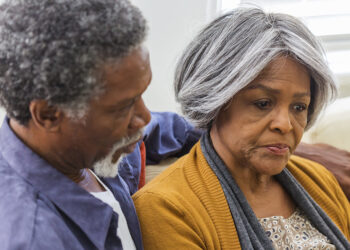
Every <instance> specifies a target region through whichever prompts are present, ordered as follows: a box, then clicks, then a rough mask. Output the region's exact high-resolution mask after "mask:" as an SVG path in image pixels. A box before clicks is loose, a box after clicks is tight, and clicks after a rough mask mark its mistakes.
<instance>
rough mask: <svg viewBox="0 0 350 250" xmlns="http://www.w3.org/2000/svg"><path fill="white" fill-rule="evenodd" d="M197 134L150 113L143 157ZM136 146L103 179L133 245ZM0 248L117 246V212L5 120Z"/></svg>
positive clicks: (160, 154) (136, 236) (174, 119)
mask: <svg viewBox="0 0 350 250" xmlns="http://www.w3.org/2000/svg"><path fill="white" fill-rule="evenodd" d="M199 136H200V132H198V131H196V130H194V129H193V127H191V126H190V125H189V124H188V123H187V122H186V121H185V120H184V119H183V118H181V117H179V116H177V115H176V114H173V113H152V120H151V123H150V124H149V126H148V127H147V128H146V132H145V138H144V142H145V144H146V148H147V151H146V153H147V161H148V162H152V163H155V162H157V161H159V160H161V159H163V158H165V157H167V156H170V155H174V156H180V155H181V154H183V153H185V151H186V150H187V149H188V148H190V147H191V146H192V145H193V143H195V141H196V140H197V139H198V137H199ZM140 162H141V160H140V151H139V148H138V147H137V148H136V150H135V151H134V152H133V153H132V154H130V155H129V156H128V157H126V158H125V159H124V161H123V162H122V165H121V166H120V173H119V175H118V176H117V177H116V178H105V179H102V180H103V182H104V183H105V184H106V185H107V186H108V188H109V189H110V190H111V191H112V193H113V194H114V196H115V198H116V199H117V200H118V202H119V203H120V206H121V209H122V210H123V213H124V215H125V217H126V220H127V222H128V227H129V230H130V233H131V236H132V238H133V240H134V243H135V246H136V248H137V249H143V247H142V240H141V232H140V227H139V223H138V220H137V216H136V212H135V208H134V205H133V202H132V199H131V197H130V195H131V194H132V193H134V192H135V191H136V190H137V185H138V179H139V176H140V173H139V172H140ZM0 177H1V178H0V201H1V203H0V249H1V250H7V249H11V250H15V249H21V250H22V249H33V250H41V249H45V250H47V249H60V250H61V249H72V250H76V249H122V247H121V242H120V239H119V238H118V237H117V234H116V232H117V231H116V230H117V225H118V214H116V213H114V212H113V210H112V208H111V207H110V206H108V205H107V204H105V203H103V202H102V201H100V200H98V199H96V198H95V197H93V196H92V195H90V194H89V193H88V192H87V191H85V190H84V189H82V188H80V187H79V186H78V185H77V184H76V183H74V182H72V181H71V180H70V179H68V178H67V177H66V176H64V175H63V174H61V173H60V172H59V171H57V170H56V169H55V168H53V167H52V166H50V165H49V164H48V163H47V162H46V161H45V160H43V159H42V158H41V157H40V156H38V155H37V154H36V153H34V152H33V151H32V150H31V149H30V148H28V147H27V146H26V145H24V144H23V143H22V141H21V140H20V139H18V138H17V136H16V135H15V134H14V133H13V131H12V130H11V128H10V127H9V125H8V120H7V119H6V120H5V121H4V122H3V125H2V127H1V129H0Z"/></svg>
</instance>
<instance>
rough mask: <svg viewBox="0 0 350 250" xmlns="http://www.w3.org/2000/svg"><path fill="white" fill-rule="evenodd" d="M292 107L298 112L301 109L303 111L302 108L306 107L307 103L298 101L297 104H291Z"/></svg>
mask: <svg viewBox="0 0 350 250" xmlns="http://www.w3.org/2000/svg"><path fill="white" fill-rule="evenodd" d="M293 108H294V109H295V110H296V111H298V112H302V111H304V110H306V109H307V105H306V104H304V103H299V104H295V105H294V106H293Z"/></svg>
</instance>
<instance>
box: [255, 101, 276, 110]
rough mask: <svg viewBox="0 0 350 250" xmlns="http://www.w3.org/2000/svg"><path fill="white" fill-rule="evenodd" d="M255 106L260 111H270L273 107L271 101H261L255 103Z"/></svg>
mask: <svg viewBox="0 0 350 250" xmlns="http://www.w3.org/2000/svg"><path fill="white" fill-rule="evenodd" d="M254 105H255V106H257V107H258V108H259V109H268V108H269V107H271V105H272V104H271V101H270V100H259V101H256V102H254Z"/></svg>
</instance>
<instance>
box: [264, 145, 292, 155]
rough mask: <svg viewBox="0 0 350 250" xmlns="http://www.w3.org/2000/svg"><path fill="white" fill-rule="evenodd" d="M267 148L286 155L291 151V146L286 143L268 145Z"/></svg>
mask: <svg viewBox="0 0 350 250" xmlns="http://www.w3.org/2000/svg"><path fill="white" fill-rule="evenodd" d="M265 148H266V149H267V150H268V151H269V152H271V153H273V154H275V155H285V154H286V153H288V152H289V146H288V145H286V144H273V145H266V146H265Z"/></svg>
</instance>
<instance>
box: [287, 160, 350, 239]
mask: <svg viewBox="0 0 350 250" xmlns="http://www.w3.org/2000/svg"><path fill="white" fill-rule="evenodd" d="M287 168H288V170H289V171H290V172H291V173H292V175H293V176H294V177H295V178H296V179H297V180H298V182H299V183H300V184H301V185H302V186H303V187H304V189H305V190H306V191H307V192H308V193H309V195H310V196H311V197H312V198H313V199H314V200H315V201H316V203H317V204H318V205H319V206H320V207H321V208H322V209H323V210H324V211H325V212H326V213H327V214H328V216H329V217H330V218H331V219H332V220H333V222H334V223H335V224H336V225H337V226H338V227H339V228H340V229H341V230H342V231H343V233H344V234H345V235H346V237H347V238H349V237H350V232H349V226H350V216H349V215H350V204H349V201H348V199H347V198H346V196H345V194H344V192H343V191H342V189H341V187H340V186H339V183H338V181H337V180H336V178H335V177H334V176H333V174H332V173H331V172H329V171H328V170H327V169H326V168H325V167H323V166H322V165H320V164H318V163H316V162H314V161H311V160H308V159H304V158H302V157H299V156H292V157H291V158H290V160H289V162H288V164H287Z"/></svg>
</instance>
